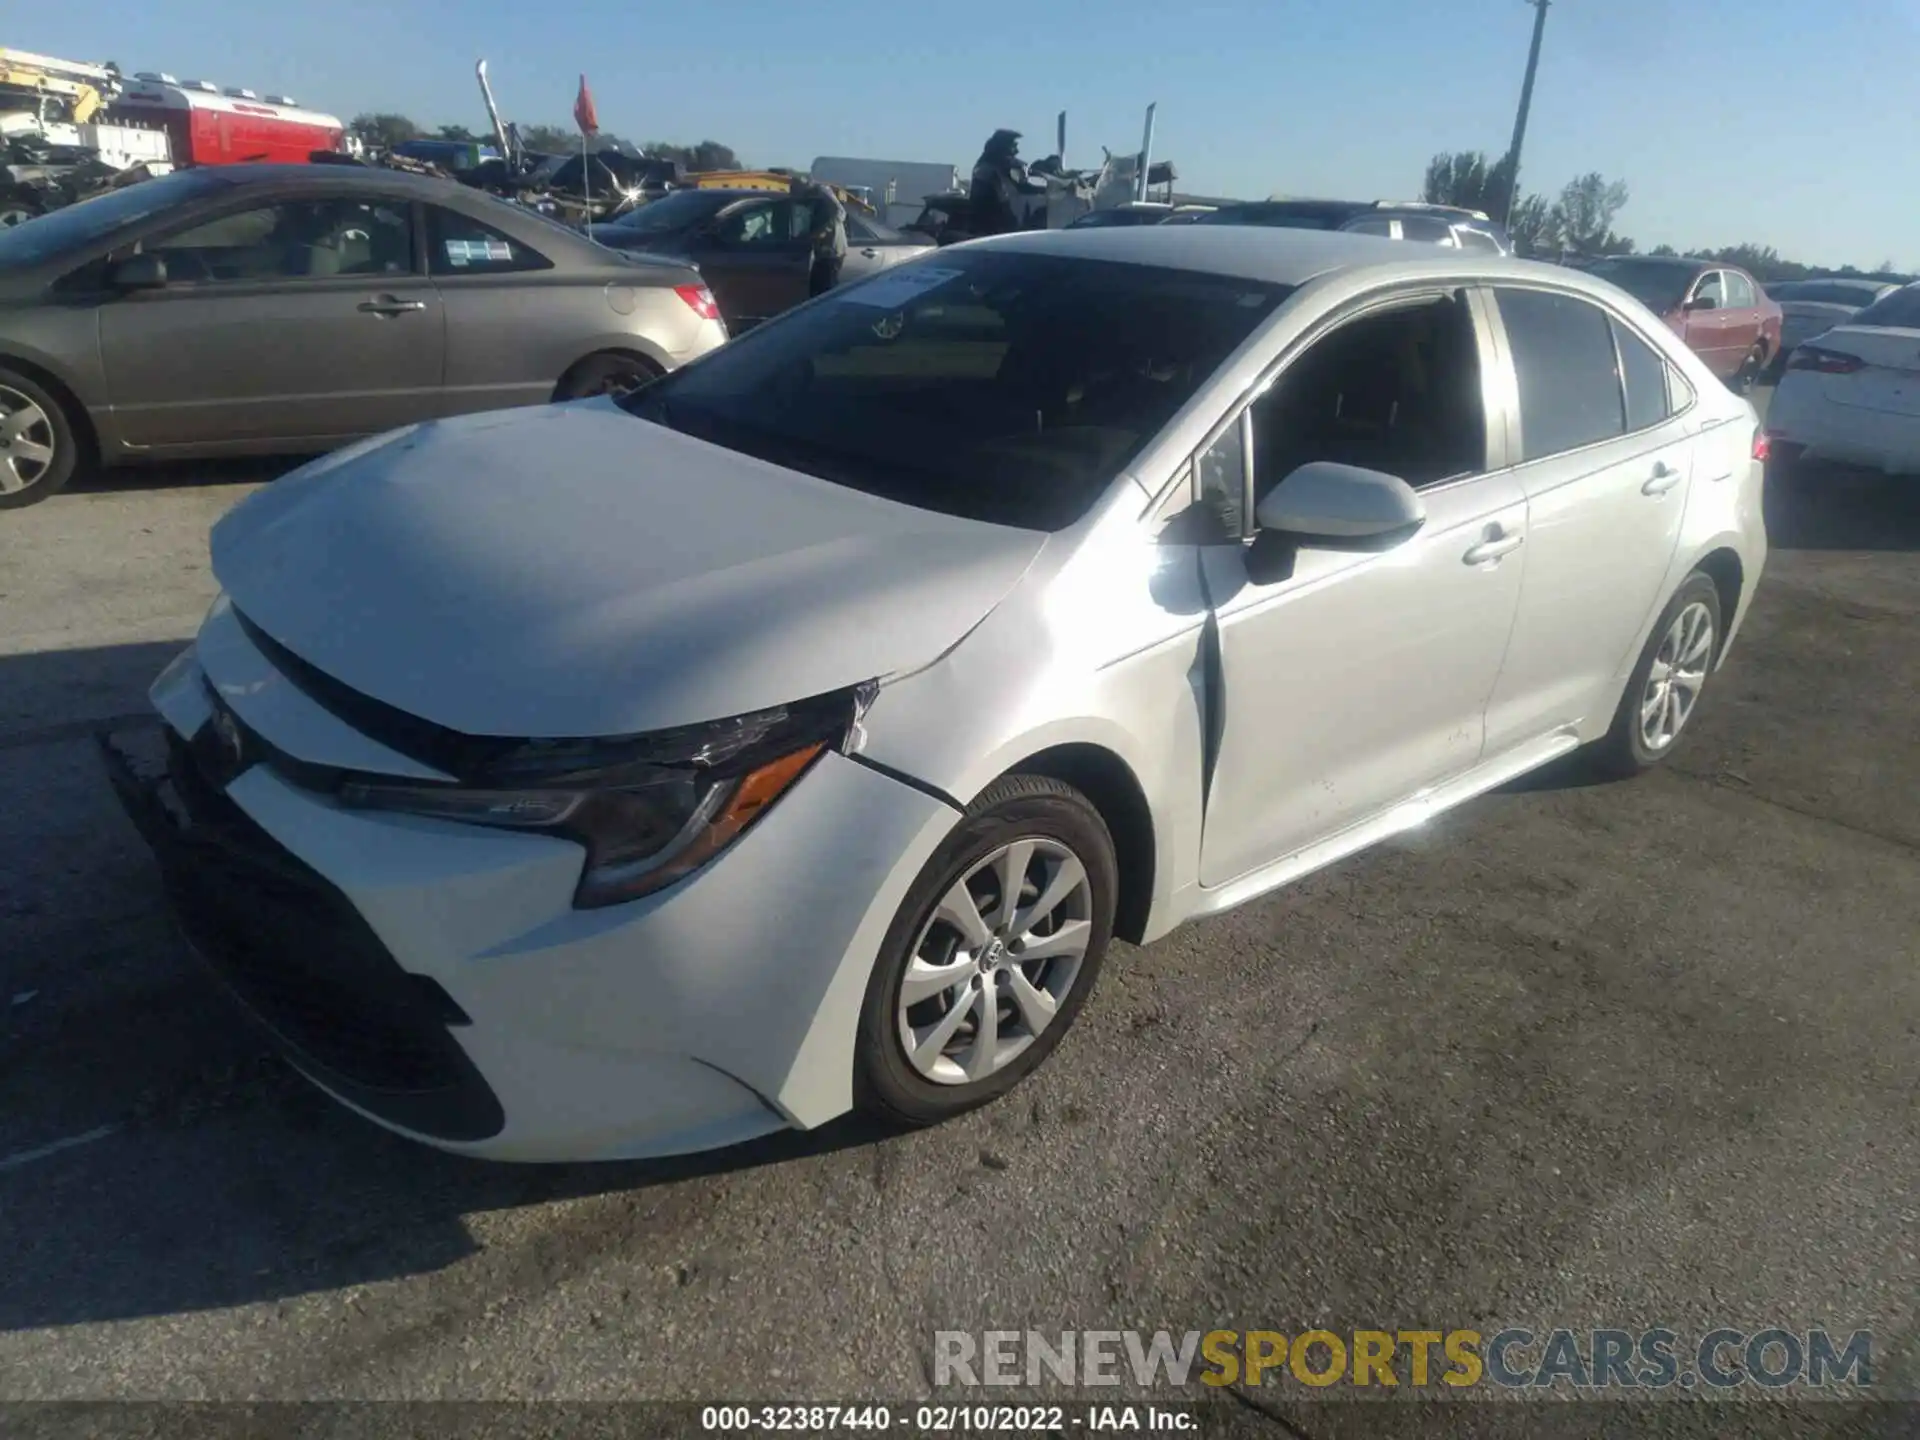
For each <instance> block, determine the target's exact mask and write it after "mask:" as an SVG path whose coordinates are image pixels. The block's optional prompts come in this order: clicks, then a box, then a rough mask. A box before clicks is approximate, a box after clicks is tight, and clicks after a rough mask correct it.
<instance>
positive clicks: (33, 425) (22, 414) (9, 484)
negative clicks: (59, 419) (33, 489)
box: [0, 385, 54, 495]
mask: <svg viewBox="0 0 1920 1440" xmlns="http://www.w3.org/2000/svg"><path fill="white" fill-rule="evenodd" d="M53 444H54V440H53V421H52V420H51V419H49V418H48V416H47V412H46V411H44V410H42V409H41V408H40V407H39V406H38V405H37V404H35V403H34V402H33V401H32V400H30V399H28V398H27V397H26V396H25V395H23V394H21V393H20V392H19V391H18V390H13V389H9V388H8V387H7V386H5V385H0V495H11V494H13V493H14V492H16V491H19V490H24V489H26V488H27V487H28V486H29V485H31V484H33V483H34V482H35V481H36V480H38V479H39V478H40V477H41V476H43V475H45V474H46V473H47V471H49V470H51V469H52V468H53Z"/></svg>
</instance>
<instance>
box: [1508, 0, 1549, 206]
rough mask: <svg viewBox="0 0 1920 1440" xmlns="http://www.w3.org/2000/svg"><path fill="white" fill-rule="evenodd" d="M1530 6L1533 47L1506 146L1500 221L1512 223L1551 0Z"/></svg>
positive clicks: (1529, 1)
mask: <svg viewBox="0 0 1920 1440" xmlns="http://www.w3.org/2000/svg"><path fill="white" fill-rule="evenodd" d="M1526 3H1527V4H1529V5H1531V6H1533V10H1534V14H1533V47H1532V48H1531V49H1530V50H1528V51H1527V78H1526V79H1525V80H1523V81H1521V82H1520V113H1519V114H1518V115H1516V116H1514V117H1513V144H1512V145H1511V146H1510V147H1509V148H1508V150H1507V160H1508V165H1507V205H1506V214H1504V215H1502V216H1501V217H1500V223H1501V224H1503V225H1511V224H1512V223H1513V202H1514V201H1515V200H1517V199H1519V198H1520V146H1521V145H1522V144H1523V143H1524V142H1525V141H1526V138H1527V112H1528V111H1529V110H1531V109H1533V77H1534V74H1535V72H1537V71H1538V70H1539V68H1540V40H1541V37H1542V36H1544V35H1545V34H1546V33H1547V6H1549V5H1551V4H1552V3H1553V0H1526Z"/></svg>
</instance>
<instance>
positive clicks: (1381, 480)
mask: <svg viewBox="0 0 1920 1440" xmlns="http://www.w3.org/2000/svg"><path fill="white" fill-rule="evenodd" d="M1426 518H1427V507H1426V506H1425V505H1423V504H1422V503H1421V501H1420V497H1419V496H1418V495H1417V494H1415V493H1414V489H1413V487H1412V486H1411V485H1409V484H1407V482H1406V481H1404V480H1402V479H1401V478H1400V477H1399V476H1397V475H1388V474H1386V473H1384V472H1383V471H1379V470H1363V469H1361V468H1360V467H1359V466H1358V465H1339V464H1335V463H1334V462H1333V461H1330V460H1314V461H1311V462H1310V463H1308V464H1305V465H1302V466H1301V467H1300V468H1299V469H1298V470H1295V471H1294V472H1293V473H1292V474H1290V475H1288V476H1287V478H1286V479H1284V480H1282V481H1281V482H1280V483H1279V484H1278V485H1276V486H1274V487H1273V489H1272V490H1270V491H1268V492H1267V495H1266V497H1265V498H1264V499H1263V500H1261V502H1260V504H1259V506H1258V508H1256V509H1255V511H1254V519H1255V520H1256V521H1258V522H1259V525H1260V528H1261V529H1262V530H1277V531H1281V532H1284V533H1285V534H1287V535H1291V536H1293V537H1295V538H1297V539H1299V540H1303V541H1323V542H1324V541H1331V542H1333V543H1334V544H1339V545H1365V544H1367V543H1368V542H1382V541H1388V540H1394V539H1402V538H1404V537H1405V536H1407V535H1410V534H1412V533H1413V532H1414V531H1415V530H1417V529H1419V528H1420V526H1421V525H1423V524H1425V523H1426Z"/></svg>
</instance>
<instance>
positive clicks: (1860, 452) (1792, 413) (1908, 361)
mask: <svg viewBox="0 0 1920 1440" xmlns="http://www.w3.org/2000/svg"><path fill="white" fill-rule="evenodd" d="M1767 434H1768V436H1769V438H1770V441H1771V444H1772V448H1773V451H1774V453H1775V455H1776V456H1777V457H1778V459H1780V460H1781V461H1783V462H1789V463H1790V462H1792V461H1795V460H1799V459H1802V458H1804V459H1810V460H1831V461H1837V462H1839V463H1841V464H1846V465H1862V466H1866V467H1867V468H1869V469H1873V470H1881V471H1885V472H1886V473H1887V474H1890V475H1920V284H1914V285H1908V286H1906V287H1904V288H1903V289H1899V290H1895V291H1894V292H1893V293H1892V294H1890V295H1887V296H1884V297H1883V298H1881V299H1879V300H1877V301H1875V302H1874V303H1873V304H1872V305H1869V306H1868V307H1867V308H1866V309H1865V310H1862V311H1861V312H1860V313H1859V314H1858V315H1856V316H1854V317H1853V319H1852V320H1850V321H1848V322H1847V323H1846V324H1845V325H1840V326H1837V327H1835V328H1834V329H1832V330H1829V331H1827V332H1826V333H1825V334H1823V335H1817V336H1815V337H1814V338H1813V339H1811V340H1808V341H1805V342H1803V343H1802V344H1801V345H1800V346H1799V347H1798V348H1797V349H1796V350H1795V351H1794V352H1793V357H1792V358H1791V359H1790V360H1788V362H1787V371H1786V374H1785V375H1783V376H1781V377H1780V386H1779V388H1778V389H1777V390H1775V391H1774V395H1773V403H1772V404H1771V405H1770V406H1768V408H1767Z"/></svg>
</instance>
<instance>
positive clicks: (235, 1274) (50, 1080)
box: [0, 644, 886, 1330]
mask: <svg viewBox="0 0 1920 1440" xmlns="http://www.w3.org/2000/svg"><path fill="white" fill-rule="evenodd" d="M178 648H179V647H178V645H177V644H165V645H157V644H143V645H125V646H114V647H104V648H101V649H95V650H77V651H63V652H59V653H57V654H40V655H25V656H12V657H0V695H5V696H8V697H9V698H10V700H12V701H15V702H17V703H9V704H7V705H5V706H0V1214H4V1215H5V1217H6V1227H5V1229H6V1235H7V1239H6V1242H5V1250H4V1252H0V1257H3V1262H4V1263H0V1329H4V1330H17V1329H25V1328H35V1327H44V1326H57V1325H74V1324H81V1323H85V1322H89V1321H103V1320H116V1319H127V1318H132V1317H137V1316H145V1315H160V1314H177V1313H182V1312H188V1311H195V1310H203V1309H208V1308H215V1307H230V1306H237V1305H247V1304H252V1303H257V1302H266V1301H273V1300H277V1299H282V1298H287V1297H291V1296H295V1295H301V1294H309V1293H313V1292H316V1291H332V1290H339V1289H341V1288H344V1287H352V1286H356V1285H364V1284H369V1283H374V1282H378V1281H381V1280H391V1279H397V1278H401V1277H404V1276H409V1275H414V1274H419V1273H424V1272H430V1271H433V1270H437V1269H440V1268H443V1267H445V1266H447V1265H450V1264H452V1263H454V1262H456V1261H458V1260H461V1259H463V1258H465V1257H467V1256H470V1255H472V1254H474V1253H476V1252H477V1251H478V1250H480V1249H481V1248H482V1246H481V1243H480V1242H479V1241H477V1240H476V1239H475V1238H474V1231H473V1229H472V1228H471V1227H470V1226H469V1223H468V1219H469V1217H476V1216H484V1215H485V1214H486V1213H487V1212H492V1211H500V1210H506V1209H512V1208H516V1207H523V1206H530V1205H545V1204H550V1203H553V1202H557V1201H570V1200H580V1199H585V1198H588V1197H594V1196H603V1195H610V1194H618V1195H621V1196H624V1197H627V1199H626V1204H627V1206H628V1207H629V1208H630V1209H631V1212H632V1214H631V1217H630V1219H631V1224H632V1226H634V1227H637V1228H638V1229H639V1230H641V1231H644V1229H645V1227H646V1225H647V1223H648V1221H647V1215H648V1213H649V1212H651V1211H653V1210H655V1209H660V1208H662V1205H661V1204H657V1203H656V1202H654V1201H651V1200H642V1199H641V1198H640V1197H642V1196H643V1195H645V1194H646V1193H647V1192H650V1191H655V1190H656V1189H657V1187H661V1186H668V1185H673V1184H675V1183H677V1182H682V1181H688V1180H694V1179H698V1178H700V1177H703V1176H711V1175H718V1174H722V1173H726V1172H734V1171H740V1170H744V1169H749V1168H753V1167H758V1166H762V1165H771V1164H780V1163H784V1162H786V1161H789V1160H794V1159H798V1158H801V1157H806V1156H817V1155H820V1154H823V1153H826V1152H830V1151H835V1150H839V1149H843V1148H846V1147H849V1146H860V1145H867V1144H870V1143H873V1142H874V1141H876V1140H879V1139H882V1138H884V1136H885V1134H886V1132H885V1131H883V1130H881V1129H879V1128H877V1127H874V1126H871V1125H868V1124H866V1123H865V1122H862V1121H859V1120H856V1119H849V1120H846V1121H843V1122H840V1123H837V1124H834V1125H831V1126H828V1127H825V1128H822V1129H820V1130H817V1131H814V1132H811V1133H807V1134H796V1133H791V1132H788V1133H782V1134H777V1135H774V1136H770V1137H768V1138H766V1139H764V1140H761V1141H757V1142H754V1143H751V1144H748V1145H743V1146H739V1147H736V1148H734V1149H730V1150H725V1151H721V1152H718V1153H715V1154H710V1155H703V1156H695V1157H689V1158H684V1159H669V1160H657V1161H647V1162H623V1163H605V1164H592V1165H567V1166H520V1165H502V1164H491V1163H486V1162H482V1161H476V1160H469V1159H466V1158H463V1157H458V1156H452V1155H446V1154H442V1153H440V1152H437V1151H434V1150H431V1149H428V1148H426V1147H424V1146H420V1145H416V1144H414V1143H412V1142H409V1141H406V1140H403V1139H399V1138H397V1137H394V1136H391V1135H389V1134H387V1133H386V1132H385V1131H382V1130H380V1129H379V1128H377V1127H376V1126H374V1125H373V1124H371V1123H370V1122H368V1121H364V1120H362V1119H360V1118H359V1117H357V1116H355V1115H353V1114H352V1113H350V1112H348V1111H347V1110H345V1109H343V1108H342V1107H340V1106H338V1105H336V1104H334V1103H333V1102H332V1101H331V1100H330V1099H328V1098H326V1097H325V1096H323V1095H322V1094H320V1093H319V1092H318V1091H316V1090H315V1089H313V1087H312V1086H311V1085H309V1084H308V1082H307V1081H305V1080H304V1079H303V1078H301V1077H300V1076H299V1075H298V1074H297V1073H295V1072H294V1071H293V1070H292V1069H291V1068H290V1067H289V1066H287V1065H286V1064H285V1063H284V1062H283V1061H282V1060H280V1059H279V1058H278V1057H277V1055H276V1054H275V1053H274V1050H273V1047H272V1045H271V1043H270V1042H269V1041H268V1040H267V1039H266V1038H265V1037H264V1035H263V1034H262V1033H261V1032H260V1031H258V1030H256V1029H255V1028H254V1027H253V1025H252V1024H251V1022H250V1021H248V1020H247V1019H246V1018H245V1017H244V1015H243V1014H242V1013H241V1012H240V1011H239V1010H238V1009H237V1008H236V1007H235V1006H234V1004H233V1002H231V1001H230V1000H229V999H228V998H227V997H226V995H225V994H224V992H222V991H221V990H220V989H219V988H218V987H217V985H216V983H215V981H214V980H213V979H212V977H211V976H210V975H208V974H207V973H206V972H204V970H203V969H202V968H201V967H200V965H199V962H198V961H196V960H195V959H194V958H193V957H192V955H191V954H190V953H189V952H188V950H187V948H186V947H185V945H184V944H183V943H182V941H181V940H180V938H179V936H178V934H177V932H176V931H175V929H174V927H173V925H172V922H171V919H170V917H169V915H168V913H167V910H166V906H165V902H164V898H163V895H162V892H161V887H160V881H159V875H158V872H157V869H156V867H155V865H154V863H153V860H152V857H151V855H150V854H149V853H148V852H147V850H146V848H145V846H144V844H143V843H142V842H141V841H140V839H139V838H138V836H137V834H136V833H135V832H134V830H133V827H132V826H131V824H129V823H128V821H127V820H126V818H125V817H124V815H122V814H121V812H120V808H119V804H118V802H117V800H116V799H115V797H114V795H113V793H112V790H111V788H110V786H109V785H108V783H107V780H106V776H105V772H104V770H103V768H102V766H101V762H100V758H99V755H98V752H97V749H96V746H95V741H94V737H95V735H96V734H98V733H102V732H111V733H122V732H124V731H126V730H128V729H131V728H136V727H142V726H146V725H150V724H152V723H154V722H152V721H151V720H148V719H146V718H145V717H142V716H140V715H138V714H137V713H136V712H137V711H138V710H139V708H140V698H139V697H140V695H141V694H142V692H143V691H144V689H145V686H146V684H147V683H148V682H149V681H150V680H151V678H152V676H153V674H154V673H155V672H157V671H158V670H159V669H160V668H161V666H162V665H164V664H165V663H166V661H167V660H168V659H169V658H171V656H172V655H173V654H174V653H175V652H176V651H177V650H178ZM50 717H58V718H57V719H52V720H51V723H49V721H50ZM662 1203H663V1204H664V1207H665V1209H667V1210H672V1209H674V1208H675V1205H676V1203H678V1204H691V1203H697V1202H696V1201H694V1200H692V1199H688V1198H683V1199H682V1200H681V1201H679V1202H675V1201H671V1200H669V1201H665V1202H662ZM661 1223H664V1221H663V1222H661ZM636 1243H638V1244H639V1245H641V1246H643V1247H644V1245H645V1243H646V1242H645V1239H644V1237H642V1238H640V1239H639V1240H637V1241H636Z"/></svg>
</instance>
